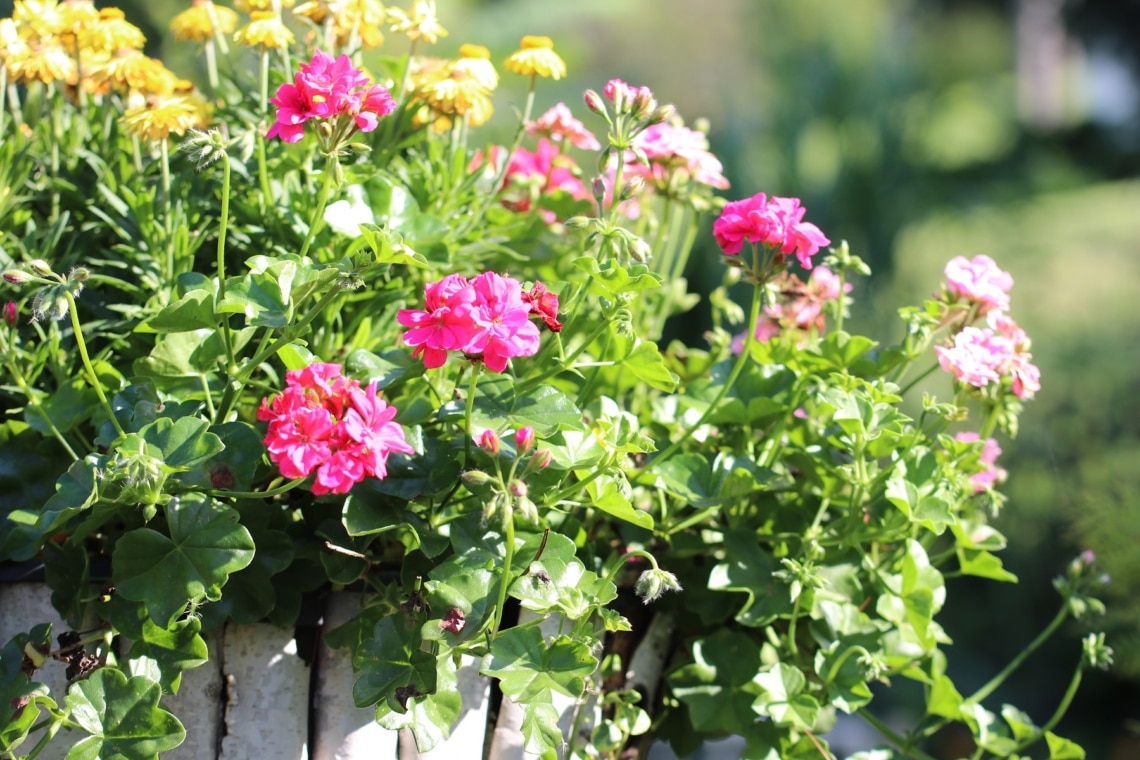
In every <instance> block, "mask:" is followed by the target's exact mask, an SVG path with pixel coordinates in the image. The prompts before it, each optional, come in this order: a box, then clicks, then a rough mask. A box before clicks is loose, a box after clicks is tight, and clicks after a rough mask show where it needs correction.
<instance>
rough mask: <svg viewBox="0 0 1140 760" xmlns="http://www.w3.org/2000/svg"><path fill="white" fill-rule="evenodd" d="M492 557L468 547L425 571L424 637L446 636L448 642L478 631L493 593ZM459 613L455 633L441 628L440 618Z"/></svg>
mask: <svg viewBox="0 0 1140 760" xmlns="http://www.w3.org/2000/svg"><path fill="white" fill-rule="evenodd" d="M495 567H496V557H495V555H494V554H492V553H491V552H489V551H486V550H484V549H469V550H467V551H466V552H464V553H463V554H457V555H455V556H453V557H451V558H450V559H448V560H447V561H446V562H444V563H443V564H441V565H438V566H436V567H435V568H433V569H432V570H431V572H429V573H428V577H429V578H430V580H428V581H427V582H426V583H424V590H425V591H426V593H427V600H428V606H429V607H430V609H431V613H432V616H431V618H430V619H429V620H428V621H427V622H426V623H424V625H423V636H424V638H425V639H446V640H447V642H448V643H449V644H450V645H451V646H453V647H454V646H456V645H457V644H459V643H460V642H464V641H469V640H470V639H472V638H473V637H475V636H476V635H477V634H478V633H479V629H480V628H482V626H483V623H484V622H485V621H486V620H487V617H488V616H489V614H490V612H491V610H492V609H493V608H494V605H495V602H496V601H498V597H497V595H496V596H495V597H494V598H492V591H493V590H494V591H497V589H498V587H499V583H498V581H499V573H498V572H497V571H496V570H495ZM452 610H459V611H460V612H462V613H463V617H464V619H465V623H464V625H463V630H461V631H460V632H459V633H450V632H447V631H444V630H443V628H442V627H441V625H440V624H441V623H442V622H443V619H444V618H445V617H446V616H447V615H448V614H449V613H450V612H451V611H452Z"/></svg>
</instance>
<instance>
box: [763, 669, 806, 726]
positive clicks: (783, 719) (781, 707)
mask: <svg viewBox="0 0 1140 760" xmlns="http://www.w3.org/2000/svg"><path fill="white" fill-rule="evenodd" d="M752 681H753V683H755V684H756V685H757V686H759V687H760V689H761V692H760V695H759V696H757V697H756V699H755V701H753V703H752V708H753V709H754V710H756V712H758V713H759V714H760V715H766V716H768V717H769V718H771V719H772V720H773V721H774V722H775V723H776V725H779V726H793V727H795V728H799V729H801V730H802V729H808V730H810V729H811V727H812V725H813V724H814V723H815V718H816V715H818V714H819V702H817V701H816V700H815V698H814V697H812V696H810V695H808V694H804V693H803V690H804V685H805V684H806V679H804V674H803V673H801V672H800V670H799V668H796V667H792V666H791V665H785V664H784V663H782V662H777V663H776V664H775V665H773V666H772V667H771V668H769V669H768V670H765V671H763V672H762V673H757V674H756V677H755V678H753V679H752Z"/></svg>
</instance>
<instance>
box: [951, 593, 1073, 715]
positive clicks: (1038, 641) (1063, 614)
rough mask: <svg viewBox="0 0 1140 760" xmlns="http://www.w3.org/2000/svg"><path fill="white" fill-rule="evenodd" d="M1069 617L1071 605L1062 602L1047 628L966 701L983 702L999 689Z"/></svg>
mask: <svg viewBox="0 0 1140 760" xmlns="http://www.w3.org/2000/svg"><path fill="white" fill-rule="evenodd" d="M1067 617H1069V605H1068V604H1062V605H1061V609H1059V610H1057V614H1056V615H1054V616H1053V620H1052V621H1050V623H1049V625H1047V626H1045V630H1043V631H1041V633H1039V634H1037V638H1035V639H1033V641H1031V642H1029V646H1027V647H1026V648H1025V649H1022V650H1021V651H1020V652H1019V653H1018V654H1017V656H1016V657H1014V658H1013V659H1012V660H1010V661H1009V664H1008V665H1006V666H1005V667H1004V668H1002V671H1001V672H1000V673H998V674H997V675H996V676H994V677H993V678H991V679H990V680H989V682H988V683H986V685H985V686H983V687H982V688H980V689H978V690H977V691H975V692H974V693H973V694H971V695H970V696H969V697H967V698H966V701H967V702H981V701H982V700H983V699H985V698H986V697H988V696H989V695H990V694H992V693H993V692H994V690H995V689H997V688H998V687H999V686H1001V685H1002V684H1003V683H1004V682H1005V679H1007V678H1009V677H1010V675H1012V674H1013V672H1014V671H1015V670H1017V669H1018V668H1019V667H1021V663H1023V662H1025V660H1026V658H1027V657H1029V655H1031V654H1033V653H1034V652H1036V651H1037V649H1038V648H1039V647H1040V646H1041V645H1042V644H1044V643H1045V642H1046V641H1048V640H1049V637H1050V636H1052V635H1053V634H1054V633H1056V632H1057V629H1058V628H1060V627H1061V623H1064V622H1065V619H1066V618H1067Z"/></svg>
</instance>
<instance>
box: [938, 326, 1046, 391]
mask: <svg viewBox="0 0 1140 760" xmlns="http://www.w3.org/2000/svg"><path fill="white" fill-rule="evenodd" d="M989 319H990V321H991V324H992V325H994V327H996V331H995V329H992V328H990V327H984V328H983V327H966V328H964V329H963V330H962V331H961V332H959V333H958V334H957V335H955V336H954V339H953V342H952V343H951V344H950V345H948V346H935V348H934V352H935V354H937V356H938V363H939V364H940V365H941V366H942V369H944V370H946V371H947V372H950V373H951V374H952V375H954V379H955V380H957V381H959V382H962V383H965V384H967V385H972V386H974V387H975V388H985V387H987V386H988V385H989V384H990V383H997V382H1001V381H1002V379H1003V378H1008V379H1009V382H1010V389H1011V390H1012V391H1013V393H1014V395H1015V396H1017V397H1018V398H1020V399H1027V398H1033V396H1034V395H1035V394H1036V393H1037V391H1039V390H1041V373H1040V371H1039V370H1038V369H1037V367H1036V365H1034V364H1033V363H1032V362H1031V361H1030V360H1031V359H1032V358H1033V356H1032V355H1031V354H1030V353H1029V338H1028V337H1027V336H1026V335H1025V331H1024V330H1022V329H1021V328H1019V327H1018V326H1017V324H1016V323H1015V322H1014V321H1013V320H1012V319H1010V318H1009V317H1007V316H1005V315H1002V314H1001V313H1000V312H992V313H991V314H990V315H989Z"/></svg>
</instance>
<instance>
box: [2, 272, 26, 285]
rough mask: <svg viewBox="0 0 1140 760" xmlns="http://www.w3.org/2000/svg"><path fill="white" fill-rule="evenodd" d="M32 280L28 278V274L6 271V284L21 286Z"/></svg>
mask: <svg viewBox="0 0 1140 760" xmlns="http://www.w3.org/2000/svg"><path fill="white" fill-rule="evenodd" d="M30 279H32V278H31V277H30V276H28V273H27V272H22V271H20V270H19V269H5V270H4V282H10V283H12V284H13V285H20V284H22V283H25V282H27V281H28V280H30Z"/></svg>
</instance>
